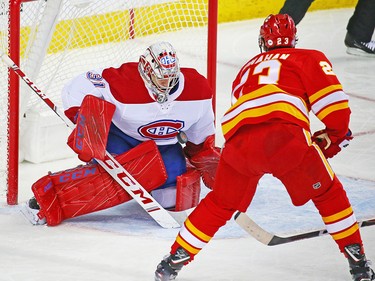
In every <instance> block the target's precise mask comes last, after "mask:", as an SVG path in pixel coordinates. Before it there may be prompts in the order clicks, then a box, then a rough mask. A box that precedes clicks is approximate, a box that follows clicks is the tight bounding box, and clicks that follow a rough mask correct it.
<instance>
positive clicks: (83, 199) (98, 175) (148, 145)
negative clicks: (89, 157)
mask: <svg viewBox="0 0 375 281" xmlns="http://www.w3.org/2000/svg"><path fill="white" fill-rule="evenodd" d="M116 160H117V161H118V162H119V163H120V164H121V165H123V166H124V167H125V169H126V170H127V171H128V172H129V173H130V174H131V175H132V176H133V177H134V178H135V179H136V180H137V181H138V182H139V183H140V184H141V185H142V186H143V187H144V188H145V189H146V190H147V191H151V190H153V189H155V188H157V187H159V186H160V185H162V184H163V183H164V182H165V181H166V179H167V173H166V171H165V167H164V164H163V161H162V159H161V156H160V153H159V151H158V149H157V146H156V144H155V142H154V141H147V142H144V143H142V144H140V145H138V146H136V147H135V148H133V149H131V150H129V151H128V152H125V153H124V154H121V155H119V156H117V157H116ZM32 190H33V192H34V195H35V197H36V199H37V201H38V203H39V205H40V213H39V217H41V218H42V217H45V218H46V220H47V224H48V225H50V226H53V225H58V224H59V223H61V221H63V220H65V219H68V218H73V217H77V216H80V215H84V214H88V213H92V212H95V211H99V210H103V209H107V208H110V207H113V206H116V205H118V204H121V203H124V202H126V201H129V200H131V199H132V197H131V196H130V195H129V194H128V193H127V192H126V191H125V190H124V189H123V188H122V187H121V186H120V185H119V184H118V183H117V182H116V181H115V180H114V179H113V178H112V177H111V176H110V175H109V174H108V173H107V172H105V171H104V169H103V168H102V167H100V166H99V165H98V164H88V165H85V166H78V167H76V168H74V169H70V170H66V171H61V172H57V173H54V174H49V175H47V176H44V177H43V178H41V179H40V180H38V181H37V182H36V183H34V184H33V186H32Z"/></svg>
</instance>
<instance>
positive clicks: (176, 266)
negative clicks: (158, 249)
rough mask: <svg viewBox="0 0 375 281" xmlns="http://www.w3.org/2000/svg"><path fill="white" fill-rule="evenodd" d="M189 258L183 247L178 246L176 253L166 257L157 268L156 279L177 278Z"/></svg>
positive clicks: (160, 280) (161, 280) (167, 280)
mask: <svg viewBox="0 0 375 281" xmlns="http://www.w3.org/2000/svg"><path fill="white" fill-rule="evenodd" d="M189 259H190V256H189V254H188V253H187V252H186V251H185V250H184V249H183V248H178V249H177V251H176V253H175V254H173V255H168V256H166V257H164V259H163V260H162V261H161V262H160V263H159V264H158V266H157V268H156V271H155V281H169V280H175V279H176V277H177V274H178V272H179V271H180V270H181V268H182V267H183V266H184V264H185V262H187V261H188V260H189Z"/></svg>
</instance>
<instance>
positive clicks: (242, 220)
mask: <svg viewBox="0 0 375 281" xmlns="http://www.w3.org/2000/svg"><path fill="white" fill-rule="evenodd" d="M234 220H235V221H236V222H237V224H238V225H239V226H240V227H241V228H242V229H243V230H245V231H246V232H247V233H249V234H250V235H251V236H253V237H254V238H255V239H256V240H258V241H259V242H261V243H263V244H265V245H267V246H275V245H280V244H285V243H290V242H294V241H298V240H303V239H308V238H313V237H319V236H322V235H325V234H328V231H327V230H326V229H321V230H315V231H311V232H305V233H301V234H295V235H291V236H285V237H281V236H277V235H276V234H273V233H270V232H268V231H266V230H265V229H263V228H261V227H260V226H259V225H257V224H256V223H255V222H254V221H253V220H252V219H251V218H250V217H249V216H248V215H247V214H246V213H241V212H237V213H236V214H235V215H234ZM358 225H359V226H360V227H365V226H370V225H375V218H374V219H369V220H364V221H360V222H358Z"/></svg>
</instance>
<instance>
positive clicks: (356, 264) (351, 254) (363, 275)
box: [345, 244, 375, 281]
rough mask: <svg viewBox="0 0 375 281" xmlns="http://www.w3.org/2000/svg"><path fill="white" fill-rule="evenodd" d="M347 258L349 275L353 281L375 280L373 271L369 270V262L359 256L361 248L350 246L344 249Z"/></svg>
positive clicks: (361, 255)
mask: <svg viewBox="0 0 375 281" xmlns="http://www.w3.org/2000/svg"><path fill="white" fill-rule="evenodd" d="M345 252H346V254H347V256H348V261H349V266H350V273H351V274H352V278H353V280H354V281H371V280H375V274H374V271H373V270H372V269H371V268H370V261H368V260H367V259H366V256H365V255H364V254H361V246H360V245H359V244H352V245H349V246H346V247H345Z"/></svg>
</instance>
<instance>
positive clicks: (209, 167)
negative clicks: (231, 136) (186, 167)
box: [184, 136, 220, 189]
mask: <svg viewBox="0 0 375 281" xmlns="http://www.w3.org/2000/svg"><path fill="white" fill-rule="evenodd" d="M214 141H215V138H214V136H209V137H208V138H207V139H206V141H205V142H204V143H203V144H201V145H194V144H192V143H190V142H187V144H186V146H185V148H184V152H185V155H186V157H187V158H188V159H189V161H190V163H191V164H192V165H193V166H194V167H195V168H196V169H197V170H198V171H199V172H200V173H201V176H202V180H203V183H204V184H205V186H207V187H208V188H210V189H213V187H214V182H215V175H216V169H217V166H218V164H219V160H220V148H218V147H215V146H214Z"/></svg>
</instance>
